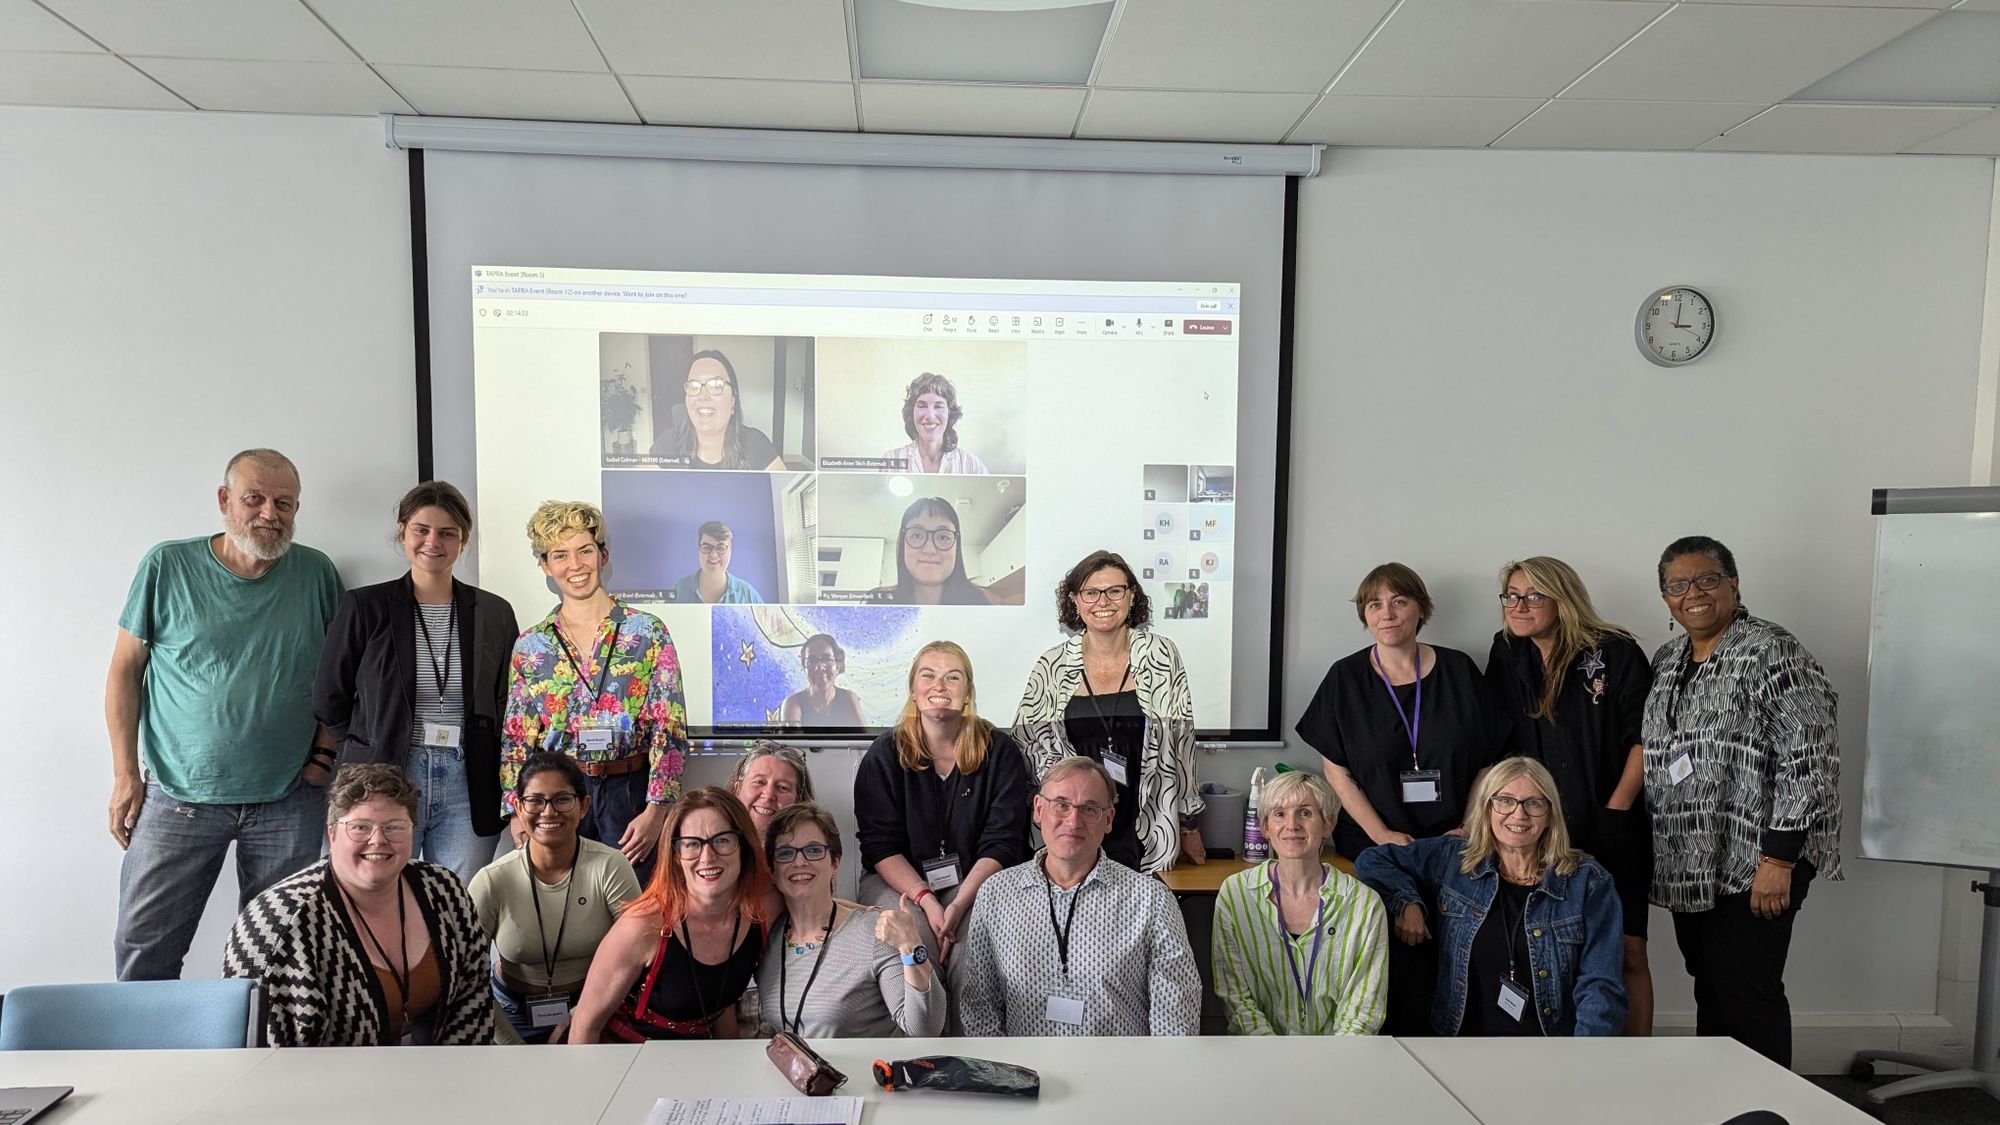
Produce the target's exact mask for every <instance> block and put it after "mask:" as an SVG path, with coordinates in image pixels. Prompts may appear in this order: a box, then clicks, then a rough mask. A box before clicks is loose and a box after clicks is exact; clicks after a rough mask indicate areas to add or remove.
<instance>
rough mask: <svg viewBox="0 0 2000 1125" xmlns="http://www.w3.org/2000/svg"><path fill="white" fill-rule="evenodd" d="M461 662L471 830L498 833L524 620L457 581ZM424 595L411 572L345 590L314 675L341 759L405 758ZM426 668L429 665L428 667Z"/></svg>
mask: <svg viewBox="0 0 2000 1125" xmlns="http://www.w3.org/2000/svg"><path fill="white" fill-rule="evenodd" d="M451 589H452V598H453V600H454V601H456V602H457V604H458V638H459V641H458V644H459V666H460V668H461V669H463V670H464V685H465V726H464V728H463V729H462V730H461V731H460V732H459V738H460V745H461V746H462V747H463V748H464V751H465V789H466V795H467V796H468V797H469V798H470V799H471V802H472V827H473V831H475V832H477V833H478V834H479V835H482V836H491V835H493V834H494V833H496V832H498V831H500V825H501V821H500V721H501V717H502V716H503V715H504V714H505V713H506V702H507V670H508V664H509V661H510V660H511V659H512V657H513V652H514V639H515V638H516V637H518V636H520V634H521V627H520V625H519V624H518V623H517V622H516V621H515V619H514V607H513V606H511V605H509V604H507V600H506V599H505V598H502V597H500V596H499V595H497V594H491V593H488V592H486V591H485V590H481V589H479V588H477V587H475V586H468V585H466V584H465V583H463V582H458V581H453V582H452V584H451ZM416 617H417V598H416V594H415V593H414V592H413V590H412V588H411V585H410V576H409V575H408V574H405V575H404V576H403V577H401V578H397V579H394V580H393V581H389V582H381V583H377V584H376V585H373V586H361V587H357V588H356V589H352V590H349V591H347V593H346V594H344V595H342V596H341V599H340V610H339V612H337V613H336V614H335V615H334V618H333V624H332V625H330V626H328V627H327V631H326V648H325V649H323V650H322V651H321V653H320V659H319V673H318V675H317V676H315V677H314V680H313V715H314V717H315V718H317V719H318V720H319V722H320V724H321V725H322V726H324V727H326V728H327V730H329V731H331V732H332V733H333V737H334V738H335V739H336V740H338V741H339V743H340V760H341V762H342V763H347V762H391V763H394V764H396V765H398V766H400V765H403V764H404V761H403V760H404V757H405V756H406V755H407V754H408V753H409V749H410V724H411V722H412V716H413V715H414V714H415V709H416V703H415V690H416V686H417V666H418V663H419V662H418V659H417V625H416ZM424 674H425V675H426V676H429V675H430V674H431V673H430V672H429V671H428V670H427V671H426V672H425V673H424Z"/></svg>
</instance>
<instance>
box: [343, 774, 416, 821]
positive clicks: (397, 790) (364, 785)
mask: <svg viewBox="0 0 2000 1125" xmlns="http://www.w3.org/2000/svg"><path fill="white" fill-rule="evenodd" d="M377 797H384V798H387V799H388V800H390V801H393V802H395V803H396V804H398V805H401V806H402V807H403V811H404V812H407V813H409V814H410V820H411V821H415V820H416V819H417V804H418V802H419V800H420V797H421V794H419V792H418V790H417V786H416V783H415V782H413V781H411V780H410V775H409V774H406V773H404V772H403V771H402V769H401V768H400V767H398V766H392V765H390V764H389V763H387V762H357V763H354V764H353V765H346V766H342V767H340V772H339V773H336V774H334V775H333V782H332V784H330V785H328V786H327V787H326V822H327V823H328V824H335V823H338V822H339V820H340V818H341V817H343V816H346V815H347V814H348V813H351V812H353V811H354V806H356V805H364V804H367V803H368V802H369V801H372V800H374V799H375V798H377Z"/></svg>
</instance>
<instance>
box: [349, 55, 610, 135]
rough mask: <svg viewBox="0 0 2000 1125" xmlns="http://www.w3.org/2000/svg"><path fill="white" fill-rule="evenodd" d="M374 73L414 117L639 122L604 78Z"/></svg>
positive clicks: (543, 73) (420, 69)
mask: <svg viewBox="0 0 2000 1125" xmlns="http://www.w3.org/2000/svg"><path fill="white" fill-rule="evenodd" d="M376 69H377V70H378V71H380V72H381V74H382V77H383V79H384V80H386V81H387V82H388V83H389V85H391V86H394V87H395V88H396V92H397V93H399V94H401V95H402V96H403V100H404V101H406V102H409V103H410V104H411V105H412V106H414V107H416V110H417V112H418V113H423V114H428V115H430V116H433V117H519V118H525V119H528V120H533V121H607V122H613V123H617V124H625V125H636V124H638V122H639V116H638V114H636V113H634V112H633V111H632V103H631V102H629V101H627V100H626V98H625V94H624V92H623V91H621V90H620V89H619V88H618V79H616V78H614V77H612V76H611V75H609V74H578V73H576V72H574V71H563V70H482V69H474V68H469V67H448V66H381V67H377V68H376Z"/></svg>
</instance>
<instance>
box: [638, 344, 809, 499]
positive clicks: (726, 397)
mask: <svg viewBox="0 0 2000 1125" xmlns="http://www.w3.org/2000/svg"><path fill="white" fill-rule="evenodd" d="M681 390H682V394H683V396H684V397H683V398H682V399H681V405H682V407H683V408H684V410H685V414H686V420H685V421H682V422H676V423H675V424H674V426H673V427H672V428H671V429H670V430H669V431H668V432H667V433H665V434H662V435H661V436H660V437H659V438H656V439H654V442H653V454H654V456H656V457H682V458H686V459H687V465H688V467H689V468H694V469H771V470H780V469H783V468H784V467H785V459H784V458H782V457H780V456H778V447H777V446H775V445H772V444H771V439H770V438H769V437H767V436H765V434H764V431H762V430H760V429H758V428H757V427H755V426H746V425H744V424H743V396H742V392H741V390H740V389H739V388H738V387H737V385H736V366H735V365H734V364H732V363H730V362H729V357H728V356H726V355H723V354H722V353H721V352H718V351H713V350H709V351H699V352H696V353H694V358H693V359H691V360H689V361H688V372H687V381H686V382H685V383H684V384H682V387H681Z"/></svg>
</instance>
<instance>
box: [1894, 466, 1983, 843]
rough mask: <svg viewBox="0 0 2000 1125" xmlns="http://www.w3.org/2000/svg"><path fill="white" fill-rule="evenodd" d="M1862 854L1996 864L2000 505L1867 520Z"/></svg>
mask: <svg viewBox="0 0 2000 1125" xmlns="http://www.w3.org/2000/svg"><path fill="white" fill-rule="evenodd" d="M1939 491H1943V490H1939ZM1966 491H1968V492H1970V491H1972V490H1966ZM1981 491H1984V490H1981ZM1891 495H1893V494H1891ZM1892 510H1893V509H1892ZM1861 854H1862V855H1864V856H1866V857H1868V858H1870V859H1888V860H1905V861H1910V862H1916V863H1932V864H1940V865H1947V866H1957V867H1974V868H1982V869H1991V868H2000V512H1920V513H1912V514H1898V515H1884V516H1881V517H1880V518H1879V519H1878V520H1877V521H1876V543H1875V601H1874V612H1873V620H1872V622H1871V626H1870V633H1869V642H1868V764H1867V770H1866V772H1865V774H1864V775H1863V797H1862V812H1861Z"/></svg>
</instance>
